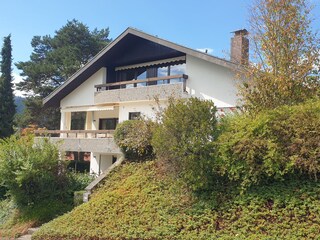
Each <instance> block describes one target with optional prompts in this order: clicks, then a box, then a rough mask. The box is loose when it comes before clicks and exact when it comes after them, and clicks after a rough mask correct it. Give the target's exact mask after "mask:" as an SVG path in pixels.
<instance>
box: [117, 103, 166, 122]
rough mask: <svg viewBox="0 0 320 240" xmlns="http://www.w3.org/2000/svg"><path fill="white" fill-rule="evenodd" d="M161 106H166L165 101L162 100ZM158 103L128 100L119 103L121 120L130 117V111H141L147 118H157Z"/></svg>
mask: <svg viewBox="0 0 320 240" xmlns="http://www.w3.org/2000/svg"><path fill="white" fill-rule="evenodd" d="M159 104H160V106H161V107H164V106H165V101H161V102H160V103H159ZM157 110H158V104H156V102H155V101H141V102H127V103H120V104H119V122H123V121H125V120H128V119H129V112H141V114H142V115H143V116H145V117H147V118H152V119H155V115H156V111H157Z"/></svg>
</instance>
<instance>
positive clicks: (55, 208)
mask: <svg viewBox="0 0 320 240" xmlns="http://www.w3.org/2000/svg"><path fill="white" fill-rule="evenodd" d="M91 179H92V178H91V177H89V176H83V174H75V173H69V172H68V171H67V168H66V162H64V161H61V160H59V152H58V149H57V146H56V145H54V144H51V143H50V142H49V140H48V139H37V141H34V139H33V137H32V136H26V137H22V138H18V137H16V136H12V137H11V138H8V139H5V140H1V142H0V181H1V184H2V185H3V186H5V187H6V188H7V191H8V195H9V196H10V197H11V198H12V200H13V201H14V202H15V203H16V205H17V207H18V209H19V211H20V213H21V214H22V218H23V219H25V220H31V219H32V220H37V221H38V222H43V221H48V220H50V219H52V218H54V217H56V216H57V215H60V214H62V213H64V212H66V211H68V210H70V209H71V208H72V206H73V192H74V191H78V190H82V189H84V188H85V187H86V186H87V185H88V184H89V182H90V181H91Z"/></svg>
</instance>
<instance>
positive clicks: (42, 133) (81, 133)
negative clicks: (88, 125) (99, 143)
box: [34, 130, 114, 138]
mask: <svg viewBox="0 0 320 240" xmlns="http://www.w3.org/2000/svg"><path fill="white" fill-rule="evenodd" d="M113 133H114V130H35V131H34V134H35V135H36V136H39V137H60V138H113Z"/></svg>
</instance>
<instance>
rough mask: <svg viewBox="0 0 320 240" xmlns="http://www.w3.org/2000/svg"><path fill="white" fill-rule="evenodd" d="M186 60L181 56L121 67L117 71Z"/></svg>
mask: <svg viewBox="0 0 320 240" xmlns="http://www.w3.org/2000/svg"><path fill="white" fill-rule="evenodd" d="M185 60H186V56H181V57H175V58H167V59H162V60H157V61H152V62H144V63H139V64H133V65H127V66H120V67H116V68H115V70H116V71H121V70H126V69H133V68H140V67H148V66H153V65H160V64H166V63H173V62H181V61H185Z"/></svg>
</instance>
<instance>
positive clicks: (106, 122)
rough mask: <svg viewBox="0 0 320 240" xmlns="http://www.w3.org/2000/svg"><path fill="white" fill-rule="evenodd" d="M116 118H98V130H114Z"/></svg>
mask: <svg viewBox="0 0 320 240" xmlns="http://www.w3.org/2000/svg"><path fill="white" fill-rule="evenodd" d="M118 121H119V119H118V118H100V119H99V130H115V129H116V127H117V124H118Z"/></svg>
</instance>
